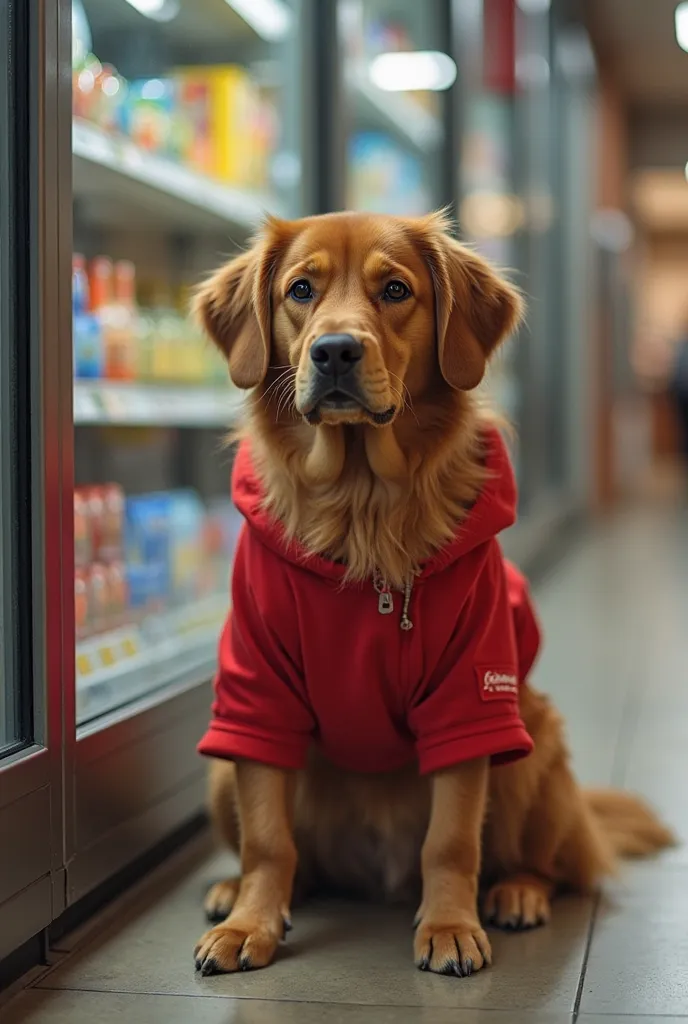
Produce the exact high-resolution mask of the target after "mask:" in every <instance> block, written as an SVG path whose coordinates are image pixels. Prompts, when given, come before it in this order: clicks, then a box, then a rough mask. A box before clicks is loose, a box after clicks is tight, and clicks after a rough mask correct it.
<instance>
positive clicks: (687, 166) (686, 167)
mask: <svg viewBox="0 0 688 1024" xmlns="http://www.w3.org/2000/svg"><path fill="white" fill-rule="evenodd" d="M685 174H686V181H688V164H686V166H685Z"/></svg>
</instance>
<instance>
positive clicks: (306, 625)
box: [199, 431, 539, 773]
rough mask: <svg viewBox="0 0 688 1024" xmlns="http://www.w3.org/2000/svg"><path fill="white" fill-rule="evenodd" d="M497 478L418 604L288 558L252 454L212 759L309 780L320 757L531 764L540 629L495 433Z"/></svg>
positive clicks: (238, 487) (309, 560)
mask: <svg viewBox="0 0 688 1024" xmlns="http://www.w3.org/2000/svg"><path fill="white" fill-rule="evenodd" d="M486 461H487V467H488V469H489V472H490V477H489V479H488V481H487V483H486V484H485V486H484V488H483V490H482V492H481V494H480V496H479V497H478V499H477V501H476V502H475V504H474V506H473V507H472V509H471V511H470V513H469V515H468V516H467V518H466V519H465V520H464V522H463V523H461V525H460V527H459V528H458V529H457V533H456V537H455V538H454V540H452V541H451V543H449V544H448V545H447V546H446V547H445V548H443V549H442V550H441V551H440V552H438V554H437V555H435V556H434V557H433V558H432V559H431V560H430V561H429V562H428V563H427V564H426V565H425V566H424V568H423V570H422V572H421V573H420V575H419V576H418V577H417V578H416V579H415V580H414V584H413V589H412V591H411V595H410V601H409V603H408V618H409V620H410V621H411V622H412V627H411V628H408V629H403V628H400V627H401V624H402V621H404V620H403V618H402V616H403V606H404V595H403V594H401V593H397V592H395V593H393V594H392V596H391V604H392V605H393V608H392V611H391V612H389V613H388V614H381V612H380V608H383V607H385V604H387V605H388V604H389V603H390V602H389V595H383V596H382V597H381V596H380V595H379V594H378V593H377V592H376V589H375V586H374V581H373V580H366V581H365V582H363V583H346V584H344V585H343V584H342V578H343V576H344V573H345V568H344V567H343V566H341V565H339V564H336V563H333V562H329V561H327V560H326V559H324V558H320V557H317V556H312V555H308V554H307V552H306V551H305V550H303V549H302V548H300V547H299V546H298V545H297V544H295V543H291V544H287V543H286V542H285V539H284V537H283V532H282V528H281V526H280V525H279V524H278V523H277V522H275V520H274V519H273V518H272V517H271V516H270V515H269V514H268V513H267V512H266V511H265V509H264V508H263V501H262V492H261V485H260V482H259V480H258V479H257V477H256V475H255V473H254V470H253V466H252V463H251V456H250V451H249V449H248V447H246V446H245V445H244V446H242V447H241V448H240V449H239V452H238V454H237V458H236V462H235V466H234V474H233V497H234V501H235V503H236V505H237V507H238V508H239V510H240V511H241V512H242V513H243V515H244V516H245V518H246V523H245V524H244V527H243V529H242V533H241V537H240V540H239V544H238V548H237V553H236V560H235V564H234V575H233V581H232V611H231V613H230V616H229V618H228V620H227V622H226V624H225V627H224V630H223V633H222V637H221V640H220V666H219V671H218V674H217V677H216V680H215V701H214V704H213V720H212V722H211V725H210V727H209V729H208V732H207V733H206V735H205V736H204V738H203V740H202V741H201V743H200V745H199V750H200V752H201V753H202V754H208V755H211V756H213V757H221V758H238V757H240V758H247V759H250V760H253V761H262V762H265V763H267V764H272V765H276V766H278V767H282V768H302V767H303V766H304V763H305V759H306V753H307V750H308V747H309V745H310V744H311V743H316V744H317V745H318V746H319V747H320V748H321V750H322V752H323V754H324V755H325V756H326V757H327V758H329V759H330V760H331V761H332V762H334V763H335V764H337V765H339V766H341V767H342V768H345V769H349V770H351V771H355V772H383V771H391V770H394V769H397V768H400V767H401V766H402V765H404V764H407V763H408V762H410V761H412V760H413V759H414V758H417V759H418V763H419V769H420V771H421V772H422V773H425V772H434V771H438V770H439V769H442V768H447V767H449V766H451V765H454V764H458V763H459V762H461V761H468V760H470V759H472V758H476V757H484V756H490V757H491V758H492V760H493V762H495V763H504V762H508V761H512V760H514V759H516V758H519V757H522V756H524V755H526V754H528V753H530V751H531V749H532V741H531V739H530V737H529V735H528V733H527V732H526V729H525V726H524V725H523V722H522V721H521V717H520V714H519V709H518V685H519V682H522V681H523V680H524V679H525V678H526V676H527V674H528V672H529V670H530V668H531V666H532V664H533V661H534V660H535V657H536V654H537V650H538V646H539V631H538V626H537V622H536V619H535V615H534V612H533V609H532V605H531V603H530V600H529V597H528V592H527V587H526V583H525V580H524V579H523V577H522V576H521V575H520V573H518V571H517V570H516V569H514V567H513V566H511V565H509V563H507V562H506V561H505V560H504V558H503V556H502V553H501V550H500V547H499V544H498V542H497V539H496V536H495V535H496V534H497V533H498V532H499V531H500V530H502V529H504V528H505V527H507V526H510V525H511V524H512V523H513V521H514V517H515V502H516V488H515V484H514V479H513V474H512V471H511V466H510V463H509V459H508V456H507V454H506V450H505V448H504V444H503V442H502V440H501V438H500V436H499V434H498V433H497V432H496V431H490V432H489V433H488V434H487V435H486Z"/></svg>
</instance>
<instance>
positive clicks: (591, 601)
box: [4, 503, 688, 1024]
mask: <svg viewBox="0 0 688 1024" xmlns="http://www.w3.org/2000/svg"><path fill="white" fill-rule="evenodd" d="M536 594H537V598H538V602H539V604H540V608H541V613H542V619H543V624H544V627H545V631H546V640H547V644H546V650H545V654H544V656H543V658H542V662H541V664H540V666H539V668H538V673H537V675H538V683H539V684H540V685H541V686H543V687H545V688H546V689H548V690H549V691H551V692H552V694H553V695H554V696H555V698H556V701H557V703H558V705H559V707H560V708H561V710H562V711H563V712H564V713H565V715H566V717H567V720H568V726H569V734H570V737H571V745H572V748H573V752H574V758H575V762H576V767H577V770H578V773H579V775H580V776H581V778H582V779H583V780H584V781H586V782H592V781H594V782H598V783H599V782H602V783H604V782H614V783H617V784H623V785H626V786H629V787H632V788H633V789H636V790H638V791H640V792H642V793H644V794H646V795H647V796H648V797H649V798H650V799H652V800H653V801H654V802H655V804H656V805H657V806H658V807H659V808H660V810H661V811H662V813H663V814H664V816H665V818H666V819H667V821H668V822H669V823H671V824H672V825H673V826H674V827H675V828H676V829H677V831H678V832H679V833H680V834H682V836H683V837H684V839H686V840H688V806H687V804H686V800H685V793H686V791H687V790H688V758H686V756H685V747H686V734H685V724H684V723H685V713H686V711H687V710H688V686H687V685H686V684H687V682H688V673H687V672H686V664H687V663H688V630H686V623H687V622H688V523H687V522H686V517H685V514H684V513H682V512H681V511H680V510H679V508H678V506H672V505H669V504H666V503H665V504H659V505H656V504H647V505H644V506H637V507H636V508H634V509H633V510H630V511H627V512H625V513H623V514H621V515H619V516H618V517H617V518H616V519H615V520H614V521H613V522H611V523H609V524H606V525H604V526H602V527H600V528H599V529H598V530H596V531H595V532H594V533H592V534H591V535H589V536H588V537H587V538H585V539H584V540H582V541H581V542H579V543H578V544H577V545H574V546H573V547H572V548H571V549H570V551H568V553H567V554H566V556H565V558H564V559H563V560H562V562H561V563H560V564H559V565H558V566H557V567H556V568H555V569H554V570H553V571H552V572H551V573H550V575H549V576H548V577H547V578H546V579H545V580H543V581H542V582H541V583H540V585H539V586H537V587H536ZM223 861H224V858H215V857H213V856H212V855H209V854H208V847H207V843H206V841H205V840H203V839H202V840H200V841H199V842H198V843H197V844H196V845H195V846H194V847H193V848H189V849H186V850H185V851H182V852H181V853H180V854H179V855H178V857H177V859H176V861H175V862H174V863H171V864H168V865H167V866H165V867H164V868H163V869H161V870H160V871H159V872H158V874H157V875H156V877H155V878H154V879H151V880H149V882H148V883H146V884H145V885H143V886H142V887H139V889H138V890H137V891H136V892H135V893H133V894H131V893H130V894H129V895H128V896H126V897H125V898H124V900H123V901H122V903H120V904H119V905H118V906H116V907H113V908H111V909H110V911H109V912H108V913H107V914H106V915H105V917H104V918H103V919H102V920H101V922H100V923H99V924H96V925H95V926H94V925H93V924H91V925H89V926H87V930H86V932H85V933H82V934H81V936H76V937H75V939H74V940H73V941H70V940H69V939H68V940H66V941H65V942H64V943H63V950H64V952H63V953H59V954H57V955H58V957H59V960H58V962H57V964H56V966H55V967H54V968H53V969H51V970H50V971H48V972H47V973H44V974H43V975H42V976H40V977H38V978H37V979H35V981H34V984H35V987H34V988H33V989H32V990H30V991H29V992H27V993H25V994H24V995H22V996H21V997H19V999H18V1001H17V1002H16V1003H15V1004H14V1006H13V1007H12V1012H9V1013H8V1014H7V1016H6V1017H5V1018H4V1019H5V1020H6V1021H7V1024H19V1022H21V1024H58V1022H59V1024H66V1022H67V1021H68V1022H69V1024H82V1022H83V1024H86V1021H91V1020H93V1019H97V1020H98V1021H100V1022H102V1024H109V1022H110V1021H113V1022H114V1021H115V1020H121V1019H125V1020H129V1021H136V1022H137V1024H157V1022H159V1021H161V1022H162V1021H164V1022H165V1024H176V1022H179V1024H182V1022H183V1024H186V1022H187V1021H189V1020H191V1019H194V1020H196V1021H198V1022H199V1024H221V1022H222V1024H225V1022H227V1021H229V1020H231V1021H232V1022H234V1024H259V1022H260V1024H263V1022H265V1024H267V1022H270V1024H272V1022H273V1021H285V1022H291V1021H294V1022H295V1021H297V1020H298V1021H299V1022H302V1024H311V1022H313V1024H315V1022H318V1024H320V1022H325V1024H334V1022H340V1021H341V1022H346V1024H359V1022H360V1024H363V1022H366V1024H367V1022H368V1021H390V1022H391V1021H394V1022H395V1024H407V1022H408V1024H411V1022H417V1021H430V1020H432V1021H433V1024H445V1022H447V1024H449V1022H450V1021H452V1022H453V1021H455V1020H456V1008H461V1010H462V1014H461V1021H462V1022H463V1024H495V1022H497V1021H502V1022H506V1021H508V1022H509V1024H522V1022H523V1024H525V1022H526V1021H527V1022H529V1024H530V1022H532V1024H538V1022H539V1024H543V1022H548V1024H563V1022H568V1021H571V1020H572V1019H574V1016H576V1015H577V1016H578V1019H579V1020H581V1021H585V1022H587V1024H594V1022H597V1024H600V1022H601V1021H602V1020H604V1021H605V1022H606V1024H614V1022H617V1024H620V1022H621V1021H622V1020H624V1019H627V1021H628V1024H638V1022H639V1021H643V1022H645V1024H651V1022H653V1021H654V1022H659V1021H660V1019H661V1020H663V1021H664V1024H666V1021H667V1019H673V1018H675V1019H680V1018H682V1017H683V1018H685V1019H686V1020H688V976H687V975H686V971H685V962H686V954H687V940H686V930H685V920H686V916H687V915H688V896H686V893H688V852H687V849H686V848H685V847H678V848H677V849H676V850H673V851H670V852H669V853H668V854H667V855H665V856H663V857H661V858H659V859H657V860H655V861H651V862H647V863H643V864H639V865H635V866H630V867H629V868H628V869H627V870H625V871H624V872H623V875H622V877H621V878H620V879H619V880H618V881H616V882H614V883H613V884H610V885H609V886H607V888H606V890H605V893H604V894H603V896H602V898H601V899H600V900H585V899H577V898H567V899H562V900H560V901H559V903H558V904H557V910H556V913H555V918H554V921H553V923H552V926H551V927H550V928H548V929H544V930H541V931H538V932H533V933H531V934H527V935H521V936H511V935H497V936H495V947H496V948H495V966H494V968H492V969H491V970H489V971H486V972H484V973H481V974H479V975H477V976H475V977H473V978H471V979H469V980H463V981H459V980H457V979H448V978H436V977H429V976H428V975H422V974H419V973H418V972H417V971H415V970H414V969H413V967H412V964H411V959H410V927H409V923H410V918H409V914H408V913H407V912H406V911H404V910H401V911H397V910H394V911H380V910H376V909H371V908H365V907H361V906H351V905H343V906H333V905H323V906H319V907H312V908H310V909H309V910H307V911H305V912H300V913H299V914H298V916H297V917H296V927H295V931H294V933H293V935H292V936H290V940H289V943H288V945H287V946H286V947H285V950H284V953H283V955H282V956H281V957H280V960H279V962H278V963H277V964H275V965H274V966H273V967H272V968H271V969H270V970H268V971H264V972H259V973H257V974H249V975H241V976H238V977H216V978H208V979H200V978H199V977H197V976H195V975H194V972H193V966H192V961H191V948H192V946H193V942H194V940H195V938H196V935H197V933H198V932H199V930H200V929H201V927H202V920H201V910H200V901H201V895H202V892H203V889H204V887H205V885H206V884H207V883H208V881H209V880H211V879H213V878H214V877H216V876H217V875H218V874H219V873H220V872H222V871H224V870H225V868H226V865H225V864H224V863H223ZM505 1011H506V1013H505Z"/></svg>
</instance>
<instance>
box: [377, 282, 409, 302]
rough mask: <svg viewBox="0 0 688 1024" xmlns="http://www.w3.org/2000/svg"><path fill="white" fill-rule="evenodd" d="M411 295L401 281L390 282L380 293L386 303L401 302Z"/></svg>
mask: <svg viewBox="0 0 688 1024" xmlns="http://www.w3.org/2000/svg"><path fill="white" fill-rule="evenodd" d="M410 294H411V290H410V288H409V287H408V286H407V285H405V284H404V282H403V281H390V282H389V284H388V285H386V287H385V290H384V292H383V293H382V297H383V299H386V300H387V302H403V300H404V299H408V297H409V295H410Z"/></svg>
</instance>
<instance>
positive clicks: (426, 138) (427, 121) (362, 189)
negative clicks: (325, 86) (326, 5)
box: [339, 0, 456, 215]
mask: <svg viewBox="0 0 688 1024" xmlns="http://www.w3.org/2000/svg"><path fill="white" fill-rule="evenodd" d="M441 10H442V5H441V4H440V3H439V2H435V0H431V2H425V3H422V4H420V3H417V2H416V0H406V2H401V3H400V2H398V0H394V2H392V0H339V21H340V27H341V37H342V41H343V47H344V67H345V79H346V86H347V100H348V114H349V134H348V145H347V191H346V204H347V206H348V207H349V208H351V209H355V210H370V211H376V212H379V213H393V214H394V213H396V214H406V215H409V214H418V213H425V212H427V211H428V210H431V209H433V208H434V207H436V206H438V205H440V204H441V203H442V201H443V194H442V183H441V179H440V176H439V175H440V165H441V160H440V159H439V158H438V154H439V153H440V151H441V147H442V145H443V143H444V137H445V132H444V123H443V102H442V93H443V91H444V90H446V89H448V88H450V87H451V85H452V84H453V82H454V80H455V78H456V66H455V64H454V61H453V60H452V58H451V57H450V56H449V55H448V54H447V53H445V52H443V50H442V46H443V45H445V46H446V39H443V38H442V33H441V29H440V25H441Z"/></svg>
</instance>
